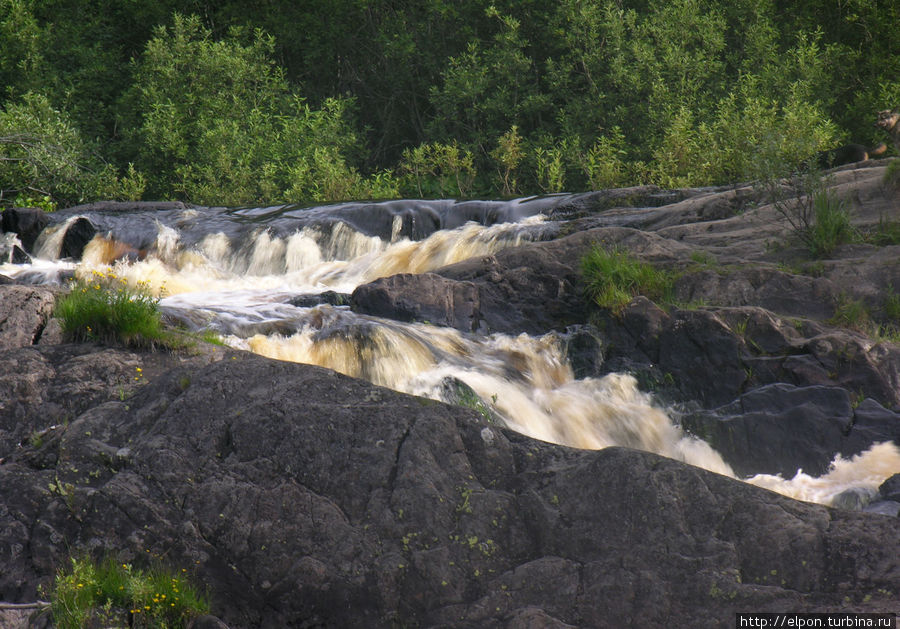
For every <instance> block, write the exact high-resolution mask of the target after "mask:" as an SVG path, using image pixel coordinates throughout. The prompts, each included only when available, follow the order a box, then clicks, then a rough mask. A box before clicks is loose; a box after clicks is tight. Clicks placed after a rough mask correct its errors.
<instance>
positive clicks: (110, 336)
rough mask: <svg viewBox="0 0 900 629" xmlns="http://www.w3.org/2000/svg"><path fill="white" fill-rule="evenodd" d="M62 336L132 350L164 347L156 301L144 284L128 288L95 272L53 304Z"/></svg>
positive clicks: (164, 339)
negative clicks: (126, 346)
mask: <svg viewBox="0 0 900 629" xmlns="http://www.w3.org/2000/svg"><path fill="white" fill-rule="evenodd" d="M54 314H55V315H56V316H57V317H59V318H60V320H61V322H62V329H63V333H64V334H65V335H66V336H67V337H68V338H70V339H71V340H74V341H87V340H95V341H102V342H106V343H122V344H124V345H128V346H131V347H154V346H156V345H160V344H162V345H164V344H166V342H167V340H168V335H167V333H166V332H165V330H164V329H163V326H162V321H161V317H160V311H159V299H158V298H156V297H153V296H152V295H151V294H150V292H149V291H148V289H147V286H146V284H143V283H141V284H139V285H138V286H137V287H132V286H130V285H129V284H128V283H127V282H125V280H124V279H121V278H118V277H116V276H115V275H114V274H112V273H108V274H107V273H101V272H99V271H94V272H92V274H91V277H90V278H88V279H80V280H77V281H76V282H74V283H73V284H72V288H71V290H70V291H69V293H68V294H66V295H65V296H63V297H62V298H60V299H59V300H58V301H57V303H56V309H55V312H54Z"/></svg>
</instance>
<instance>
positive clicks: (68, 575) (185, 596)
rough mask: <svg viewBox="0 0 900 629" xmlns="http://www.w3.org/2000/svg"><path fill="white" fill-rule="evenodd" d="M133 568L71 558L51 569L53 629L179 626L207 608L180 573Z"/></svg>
mask: <svg viewBox="0 0 900 629" xmlns="http://www.w3.org/2000/svg"><path fill="white" fill-rule="evenodd" d="M183 573H184V571H182V574H177V573H174V572H171V571H168V570H164V569H157V570H147V571H144V570H139V569H136V568H133V567H132V565H131V564H129V563H118V562H117V561H114V560H113V559H106V560H105V561H102V562H100V563H97V562H94V561H92V560H91V559H86V558H72V559H71V561H70V564H69V565H68V566H66V567H65V568H62V569H60V570H59V571H58V572H57V573H56V578H55V580H54V582H53V586H52V588H51V592H50V611H51V614H52V616H53V621H54V623H55V624H56V626H57V627H59V629H81V628H82V627H86V626H116V627H118V626H128V627H146V628H154V629H174V628H175V627H184V626H186V625H187V623H188V621H189V620H190V619H192V618H194V617H196V616H199V615H202V614H206V613H208V612H209V603H208V602H207V600H206V597H205V596H204V595H203V594H201V593H200V591H199V590H198V589H197V588H196V587H195V586H193V585H192V584H191V583H189V582H188V580H187V579H186V576H185V574H183Z"/></svg>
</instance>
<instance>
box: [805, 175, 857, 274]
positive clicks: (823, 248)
mask: <svg viewBox="0 0 900 629" xmlns="http://www.w3.org/2000/svg"><path fill="white" fill-rule="evenodd" d="M812 203H813V215H814V217H815V218H814V220H813V222H812V224H811V225H809V226H808V228H807V230H806V234H805V235H804V237H803V240H804V241H805V243H806V246H807V248H808V249H809V252H810V254H812V256H813V257H814V258H821V257H824V256H828V255H831V254H832V253H833V252H834V250H835V249H837V247H838V246H839V245H842V244H844V243H846V242H851V241H853V240H854V239H855V237H856V231H855V230H854V229H853V226H852V225H851V224H850V210H849V208H848V203H847V201H846V200H845V199H842V198H841V197H839V196H837V195H835V194H832V193H830V192H828V191H827V190H821V191H819V192H817V193H816V194H814V195H813V200H812Z"/></svg>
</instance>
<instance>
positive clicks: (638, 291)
mask: <svg viewBox="0 0 900 629" xmlns="http://www.w3.org/2000/svg"><path fill="white" fill-rule="evenodd" d="M581 273H582V276H583V278H584V281H585V285H586V291H587V295H588V297H590V299H591V301H593V302H594V303H595V304H596V305H597V306H599V307H601V308H608V309H609V310H612V311H613V312H615V313H619V312H621V311H622V309H623V308H624V307H625V306H626V305H627V304H628V302H630V301H631V300H632V298H634V297H635V296H636V295H643V296H645V297H647V298H649V299H652V300H654V301H657V302H661V303H668V302H670V301H671V296H672V283H673V281H674V278H673V276H672V274H670V273H668V272H666V271H661V270H658V269H656V268H654V267H653V266H652V265H650V264H647V263H645V262H641V261H639V260H635V259H634V258H632V257H631V256H630V255H629V254H628V253H627V252H624V251H620V250H618V249H612V250H609V251H607V250H606V249H603V248H602V247H600V246H598V245H594V246H593V247H592V248H591V250H590V251H589V252H588V253H587V255H585V256H584V257H583V258H582V259H581Z"/></svg>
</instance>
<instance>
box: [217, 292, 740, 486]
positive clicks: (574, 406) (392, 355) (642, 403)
mask: <svg viewBox="0 0 900 629" xmlns="http://www.w3.org/2000/svg"><path fill="white" fill-rule="evenodd" d="M233 342H236V343H237V344H239V345H241V346H243V347H245V348H247V349H249V350H251V351H253V352H256V353H259V354H262V355H264V356H269V357H272V358H278V359H281V360H290V361H294V362H302V363H310V364H316V365H320V366H323V367H328V368H330V369H334V370H336V371H340V372H341V373H344V374H347V375H350V376H354V377H358V378H365V379H367V380H369V381H371V382H374V383H375V384H380V385H383V386H388V387H391V388H393V389H396V390H399V391H403V392H406V393H412V394H415V395H421V396H425V397H430V398H433V399H446V397H447V391H448V387H450V390H451V391H452V389H453V387H454V386H455V385H454V384H453V383H454V382H455V381H459V382H462V383H464V384H465V385H467V386H468V387H470V388H471V389H472V390H473V391H474V392H475V393H476V394H477V395H478V396H479V397H480V398H481V400H482V401H483V403H484V404H485V405H487V406H489V407H490V408H491V410H492V411H493V413H495V414H496V415H497V416H498V417H500V418H502V421H503V422H504V423H505V424H506V425H507V426H508V427H510V428H512V429H514V430H517V431H519V432H521V433H523V434H526V435H529V436H531V437H535V438H537V439H541V440H544V441H550V442H553V443H560V444H563V445H569V446H573V447H577V448H589V449H599V448H604V447H607V446H612V445H622V446H628V447H632V448H637V449H641V450H647V451H650V452H656V453H658V454H662V455H664V456H668V457H671V458H675V459H678V460H682V461H685V462H687V463H691V464H693V465H697V466H700V467H704V468H706V469H709V470H712V471H715V472H718V473H721V474H727V475H730V476H733V473H732V471H731V469H730V468H729V466H728V465H727V464H726V463H725V462H724V461H723V460H722V458H721V457H720V456H719V455H718V453H716V452H715V451H714V450H712V448H710V447H709V446H708V445H707V444H705V443H703V442H702V441H699V440H697V439H694V438H693V437H690V436H687V435H685V434H683V433H682V431H681V430H680V429H679V428H678V427H676V426H675V425H674V424H673V423H672V422H671V420H670V419H669V417H668V416H667V415H666V413H665V412H664V411H663V410H662V409H660V408H658V407H656V406H654V405H653V404H652V402H651V400H650V398H649V396H647V395H646V394H644V393H642V392H640V391H639V390H638V388H637V382H636V380H635V379H634V378H633V377H631V376H627V375H623V374H611V375H608V376H606V377H604V378H601V379H585V380H575V379H574V377H573V375H572V370H571V368H570V367H569V365H568V364H567V363H566V361H565V360H564V359H563V357H562V355H561V352H560V348H559V345H558V342H557V338H556V337H555V335H546V336H544V337H540V338H533V337H529V336H527V335H521V336H518V337H510V336H506V335H501V334H498V335H492V336H490V337H487V338H483V339H482V338H469V337H465V336H463V335H462V334H460V333H459V332H457V331H456V330H452V329H448V328H433V327H431V326H425V325H409V326H401V325H399V324H390V325H375V324H374V322H373V321H372V320H366V319H365V318H353V317H352V315H349V314H341V313H339V312H337V311H335V310H334V309H332V308H330V307H327V306H321V307H319V308H317V309H316V315H315V316H313V317H311V318H310V320H309V321H308V322H306V323H305V324H304V326H303V329H302V330H301V331H300V332H298V333H297V334H294V335H291V336H281V335H269V336H266V335H256V336H252V337H251V338H249V339H246V340H245V341H238V340H236V339H234V340H233Z"/></svg>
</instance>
